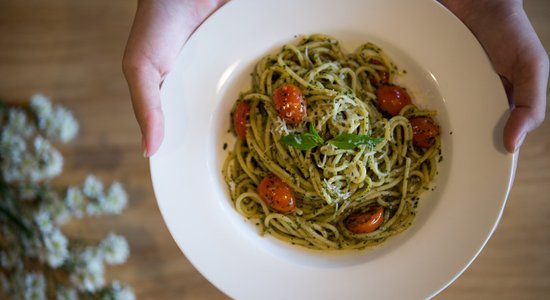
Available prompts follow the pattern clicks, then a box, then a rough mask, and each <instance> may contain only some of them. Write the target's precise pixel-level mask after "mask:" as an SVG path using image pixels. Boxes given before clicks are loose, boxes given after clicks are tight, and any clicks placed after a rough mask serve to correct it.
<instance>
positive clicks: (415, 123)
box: [409, 117, 439, 148]
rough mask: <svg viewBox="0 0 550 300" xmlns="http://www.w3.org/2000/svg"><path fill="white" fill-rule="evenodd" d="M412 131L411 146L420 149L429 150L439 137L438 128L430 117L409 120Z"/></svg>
mask: <svg viewBox="0 0 550 300" xmlns="http://www.w3.org/2000/svg"><path fill="white" fill-rule="evenodd" d="M409 122H411V126H412V130H413V145H415V146H417V147H421V148H430V147H431V146H432V145H433V144H434V141H435V137H436V136H438V135H439V127H438V126H437V124H435V122H434V121H433V120H432V118H430V117H414V118H410V119H409Z"/></svg>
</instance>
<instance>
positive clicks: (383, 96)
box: [150, 0, 516, 299]
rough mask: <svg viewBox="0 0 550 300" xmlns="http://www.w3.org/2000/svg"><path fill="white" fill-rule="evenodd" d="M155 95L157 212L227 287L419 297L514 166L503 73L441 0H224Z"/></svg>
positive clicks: (490, 220) (492, 203)
mask: <svg viewBox="0 0 550 300" xmlns="http://www.w3.org/2000/svg"><path fill="white" fill-rule="evenodd" d="M289 8H292V9H289ZM161 97H162V101H163V109H164V111H165V140H164V143H163V145H162V147H161V149H160V150H159V152H158V153H157V154H156V155H155V156H154V157H152V158H151V162H150V163H151V174H152V180H153V186H154V189H155V194H156V197H157V201H158V204H159V207H160V210H161V213H162V215H163V218H164V220H165V222H166V224H167V226H168V228H169V230H170V232H171V234H172V236H173V238H174V240H175V241H176V243H177V244H178V246H179V247H180V249H181V250H182V252H183V253H184V254H185V256H186V257H187V258H188V259H189V260H190V261H191V262H192V263H193V265H194V266H195V267H196V268H197V269H198V270H199V271H200V272H201V273H202V274H203V275H204V276H205V277H206V278H207V279H208V280H209V281H211V282H212V283H213V284H214V285H215V286H216V287H218V288H219V289H220V290H221V291H223V292H224V293H226V294H227V295H228V296H230V297H232V298H237V299H258V298H262V299H310V298H316V299H335V298H346V299H363V298H365V297H367V296H368V297H373V298H381V299H395V298H430V297H432V296H434V295H436V294H437V293H438V292H439V291H441V290H442V289H444V288H445V287H446V286H448V285H449V284H451V283H452V281H453V280H454V279H456V278H457V277H458V276H459V275H460V274H461V273H462V272H463V271H464V270H465V269H466V268H467V267H468V265H469V264H470V263H471V262H472V261H473V260H474V259H475V257H476V256H477V255H478V253H479V252H480V251H481V250H482V248H483V246H484V245H485V243H486V242H487V240H488V239H489V238H490V236H491V234H492V232H493V231H494V229H495V227H496V226H497V224H498V220H499V219H500V216H501V214H502V210H503V208H504V205H505V202H506V198H507V196H508V193H509V190H510V187H511V184H512V180H513V173H514V170H515V160H516V156H515V155H510V154H507V153H506V152H505V151H504V149H503V147H502V140H501V132H502V127H503V121H504V120H505V118H506V116H507V110H508V108H507V100H506V95H505V94H504V91H503V89H502V86H501V84H500V81H499V78H498V76H497V75H496V74H495V73H494V71H493V70H492V68H491V65H490V62H489V61H488V59H487V57H486V56H485V54H484V52H483V49H482V48H481V47H480V45H479V44H478V43H477V41H476V40H475V38H474V37H473V36H472V35H471V33H470V32H469V31H468V30H467V28H465V27H464V26H463V25H462V24H461V23H460V21H459V20H458V19H456V18H455V17H454V16H453V15H452V14H451V13H449V12H448V11H446V10H445V8H443V7H442V6H441V5H439V4H438V3H437V2H432V1H423V0H419V1H352V0H343V1H339V2H338V3H336V2H334V1H328V0H326V1H325V0H323V1H314V0H304V1H290V0H284V1H265V2H262V3H259V2H258V1H252V0H234V1H231V2H229V3H228V4H227V5H225V6H224V7H222V8H221V9H220V10H219V11H217V12H216V13H215V14H213V15H212V16H211V17H210V18H209V19H207V20H206V21H205V22H204V23H203V24H202V25H201V26H200V27H199V28H198V29H197V31H196V32H195V33H194V34H193V35H192V36H191V38H190V39H189V41H188V43H187V44H186V46H185V47H184V48H183V49H182V52H181V54H180V57H179V58H178V61H177V63H176V65H175V68H174V69H173V71H172V72H171V73H170V74H169V75H168V77H167V78H166V80H165V82H164V84H163V86H162V91H161ZM419 272H422V274H423V276H422V278H420V277H419V276H417V275H418V274H419Z"/></svg>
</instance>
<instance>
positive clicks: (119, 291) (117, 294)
mask: <svg viewBox="0 0 550 300" xmlns="http://www.w3.org/2000/svg"><path fill="white" fill-rule="evenodd" d="M111 293H112V298H113V299H114V300H135V299H136V296H135V295H134V292H133V291H132V288H131V287H129V286H127V285H124V284H122V283H120V282H118V281H116V280H115V281H113V283H112V284H111Z"/></svg>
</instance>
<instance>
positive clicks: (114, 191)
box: [98, 182, 128, 214]
mask: <svg viewBox="0 0 550 300" xmlns="http://www.w3.org/2000/svg"><path fill="white" fill-rule="evenodd" d="M98 201H99V204H100V206H101V210H102V211H103V212H104V213H108V214H120V213H121V212H122V210H124V208H125V207H126V203H128V195H127V194H126V192H125V191H124V188H123V187H122V185H121V184H120V183H118V182H114V183H113V184H112V185H111V187H110V188H109V190H108V191H107V195H105V196H103V197H99V198H98Z"/></svg>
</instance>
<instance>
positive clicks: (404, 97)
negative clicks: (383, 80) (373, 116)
mask: <svg viewBox="0 0 550 300" xmlns="http://www.w3.org/2000/svg"><path fill="white" fill-rule="evenodd" d="M376 96H377V97H378V107H379V108H380V110H382V111H384V112H386V113H388V114H389V115H390V116H392V117H393V116H396V115H398V114H399V112H400V111H401V109H402V108H403V107H405V106H406V105H407V104H410V103H411V97H410V96H409V93H407V91H406V90H405V89H404V88H402V87H399V86H395V85H383V86H381V87H379V88H378V89H377V90H376Z"/></svg>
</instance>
